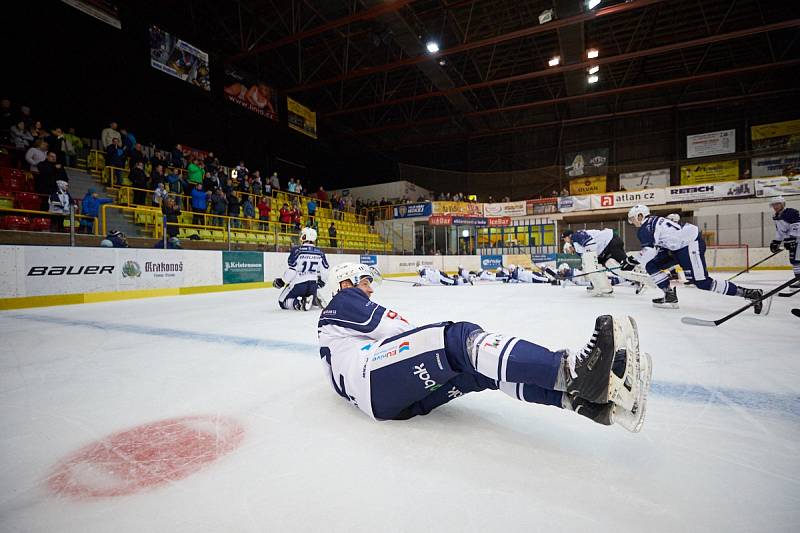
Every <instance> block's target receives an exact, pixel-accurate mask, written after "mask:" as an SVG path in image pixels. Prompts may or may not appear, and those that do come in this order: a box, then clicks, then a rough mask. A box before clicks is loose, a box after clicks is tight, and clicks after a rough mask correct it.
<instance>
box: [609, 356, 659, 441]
mask: <svg viewBox="0 0 800 533" xmlns="http://www.w3.org/2000/svg"><path fill="white" fill-rule="evenodd" d="M640 369H641V372H640V375H639V387H638V389H639V390H638V394H637V396H636V402H635V408H634V409H632V410H627V409H623V408H622V407H620V406H618V405H615V406H614V411H613V413H612V420H613V421H614V423H615V424H619V425H620V426H622V427H623V428H625V429H627V430H628V431H630V432H631V433H639V432H640V431H641V430H642V426H643V425H644V416H645V413H646V412H647V395H648V393H649V392H650V383H651V381H652V376H653V361H652V359H651V358H650V354H648V353H643V354H641V357H640Z"/></svg>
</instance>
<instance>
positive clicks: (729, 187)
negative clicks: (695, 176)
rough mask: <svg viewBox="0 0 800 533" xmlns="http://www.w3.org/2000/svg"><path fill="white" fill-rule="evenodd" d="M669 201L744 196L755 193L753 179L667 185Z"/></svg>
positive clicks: (693, 200)
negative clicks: (675, 185)
mask: <svg viewBox="0 0 800 533" xmlns="http://www.w3.org/2000/svg"><path fill="white" fill-rule="evenodd" d="M666 194H667V203H668V204H670V203H675V202H696V201H699V200H714V199H720V200H722V199H730V198H742V197H746V196H754V195H755V187H754V184H753V180H738V181H721V182H715V183H703V184H700V185H679V186H677V187H667V189H666Z"/></svg>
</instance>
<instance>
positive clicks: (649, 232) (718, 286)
mask: <svg viewBox="0 0 800 533" xmlns="http://www.w3.org/2000/svg"><path fill="white" fill-rule="evenodd" d="M628 221H629V222H630V223H631V224H633V225H634V226H636V227H637V228H639V231H638V233H637V235H638V237H639V242H641V244H642V249H641V251H640V252H639V254H638V257H637V258H632V257H628V258H626V259H625V261H624V263H623V265H622V270H633V269H634V268H635V266H636V265H637V264H641V265H643V266H644V268H645V270H647V273H648V274H650V277H651V278H652V279H653V282H654V283H655V284H656V285H658V287H659V288H660V289H661V290H662V291H664V296H663V297H661V298H656V299H654V300H653V305H655V306H656V307H671V308H673V309H677V308H678V294H677V292H676V291H675V288H674V287H672V288H670V284H669V274H668V273H667V272H664V270H667V269H669V268H670V267H672V266H675V265H680V266H681V268H682V269H683V272H684V274H685V275H686V279H687V280H688V281H689V282H692V283H694V285H695V286H696V287H697V288H698V289H700V290H704V291H712V292H716V293H719V294H725V295H727V296H742V297H744V298H747V299H748V300H760V299H761V295H762V294H763V291H762V290H761V289H745V288H744V287H737V286H736V285H735V284H733V283H731V282H730V281H717V280H715V279H713V278H711V277H710V276H709V275H708V270H707V268H706V258H705V252H706V242H705V240H704V239H703V236H702V235H701V234H700V230H699V229H698V227H697V226H695V225H694V224H690V223H688V222H687V223H686V224H684V225H683V226H682V227H681V226H680V225H678V224H676V223H674V222H672V221H671V220H667V219H666V218H663V217H659V216H656V215H651V214H650V209H649V208H648V207H647V206H646V205H635V206H633V207H631V209H630V211H628ZM762 305H763V304H762V303H761V302H760V301H758V302H757V303H756V304H755V305H754V306H753V309H754V310H755V313H756V314H760V313H761V309H762Z"/></svg>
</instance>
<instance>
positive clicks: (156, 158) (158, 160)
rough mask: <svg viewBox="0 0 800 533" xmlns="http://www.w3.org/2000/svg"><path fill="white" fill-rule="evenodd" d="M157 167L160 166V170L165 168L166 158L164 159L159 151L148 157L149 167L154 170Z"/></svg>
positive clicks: (162, 153)
mask: <svg viewBox="0 0 800 533" xmlns="http://www.w3.org/2000/svg"><path fill="white" fill-rule="evenodd" d="M157 165H161V168H167V158H166V157H164V152H162V151H161V150H155V151H154V152H153V155H152V156H151V157H150V166H151V167H153V168H155V167H156V166H157Z"/></svg>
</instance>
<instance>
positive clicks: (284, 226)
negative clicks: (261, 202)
mask: <svg viewBox="0 0 800 533" xmlns="http://www.w3.org/2000/svg"><path fill="white" fill-rule="evenodd" d="M292 219H293V217H292V210H291V209H289V204H287V203H286V202H284V203H283V207H281V209H280V211H279V212H278V220H279V221H280V223H281V231H282V232H283V233H286V232H288V231H289V225H291V223H292Z"/></svg>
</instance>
